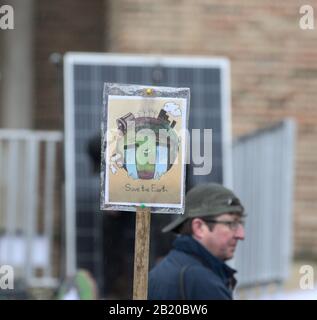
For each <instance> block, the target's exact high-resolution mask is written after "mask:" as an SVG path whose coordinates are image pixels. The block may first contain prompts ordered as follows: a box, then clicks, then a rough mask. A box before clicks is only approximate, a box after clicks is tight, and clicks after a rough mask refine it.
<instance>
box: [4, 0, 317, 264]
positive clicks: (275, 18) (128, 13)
mask: <svg viewBox="0 0 317 320" xmlns="http://www.w3.org/2000/svg"><path fill="white" fill-rule="evenodd" d="M311 3H312V4H313V5H314V4H315V6H316V8H315V9H316V10H317V2H316V1H311ZM1 4H11V5H12V6H13V8H14V12H15V29H14V30H0V75H1V81H0V90H1V91H0V92H1V95H0V127H1V128H30V129H42V130H61V131H62V130H63V100H62V65H61V61H60V60H59V58H60V56H59V54H60V55H63V54H64V53H65V52H67V51H84V52H89V51H91V52H113V53H146V54H163V55H164V54H169V55H170V54H177V55H183V54H184V55H187V56H188V55H203V56H210V57H212V56H224V57H227V58H228V59H230V61H231V68H232V69H231V76H232V78H231V81H232V83H231V87H232V128H233V136H234V137H238V136H241V135H244V134H247V133H250V132H252V131H254V130H256V129H258V128H262V127H265V126H267V125H271V124H272V123H274V122H277V121H279V120H281V119H283V118H285V117H293V118H294V119H295V120H296V122H297V125H298V135H297V148H296V149H297V154H296V177H295V206H294V237H295V238H294V245H295V247H294V249H295V257H310V258H311V257H314V258H317V232H316V231H317V216H316V214H315V213H316V210H317V198H316V195H317V170H316V168H317V139H316V135H317V109H316V108H315V106H314V102H315V98H317V92H316V89H315V88H316V85H317V69H316V63H317V46H316V41H317V31H316V30H302V29H300V27H299V20H300V17H301V15H300V13H299V8H300V6H301V5H303V3H302V1H297V0H291V1H287V2H284V3H279V2H277V1H273V0H268V1H265V2H259V1H256V0H249V1H226V2H225V3H219V1H215V0H209V1H206V0H197V1H190V0H173V1H165V0H164V1H154V0H152V1H151V0H94V1H85V0H67V1H61V0H55V1H50V0H23V1H21V0H6V1H3V0H1V1H0V5H1ZM53 53H57V54H55V55H52V54H53ZM60 166H61V167H62V165H61V164H60ZM59 179H61V177H59ZM60 196H61V195H60Z"/></svg>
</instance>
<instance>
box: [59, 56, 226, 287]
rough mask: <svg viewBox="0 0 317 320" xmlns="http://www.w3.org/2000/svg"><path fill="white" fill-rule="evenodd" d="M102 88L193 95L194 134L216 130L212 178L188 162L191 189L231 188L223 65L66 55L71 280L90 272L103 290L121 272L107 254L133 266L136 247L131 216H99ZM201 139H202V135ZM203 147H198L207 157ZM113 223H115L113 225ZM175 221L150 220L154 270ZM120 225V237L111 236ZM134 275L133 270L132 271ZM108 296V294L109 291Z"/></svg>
mask: <svg viewBox="0 0 317 320" xmlns="http://www.w3.org/2000/svg"><path fill="white" fill-rule="evenodd" d="M105 82H116V83H129V84H139V85H153V86H168V87H188V88H190V92H191V102H190V105H191V110H190V116H189V129H210V128H211V129H212V146H211V145H208V148H212V171H211V172H210V173H209V174H207V175H194V174H193V170H194V167H195V166H194V165H193V163H192V161H191V164H190V165H188V169H187V181H186V188H187V189H188V188H190V187H191V186H193V185H196V184H198V183H201V182H209V181H215V182H219V183H224V184H226V185H229V186H230V185H231V170H230V168H231V160H230V159H231V153H230V150H231V146H230V141H231V132H230V130H231V128H230V121H231V119H230V95H229V92H230V91H229V86H230V81H229V62H228V61H227V60H226V59H212V58H202V57H196V58H194V57H176V56H173V57H166V56H145V55H143V56H139V55H122V54H121V55H120V54H116V55H115V54H91V53H68V54H66V55H65V58H64V91H65V92H64V96H65V170H66V262H67V271H68V273H69V274H71V273H72V272H73V271H74V269H75V268H78V267H81V268H87V269H88V270H90V271H91V272H92V273H93V275H94V276H95V278H96V279H97V282H98V284H99V285H101V284H103V283H104V278H103V276H104V274H107V273H109V274H110V273H111V272H112V270H113V268H116V266H115V265H114V264H115V261H110V260H111V259H110V260H109V259H108V260H107V257H108V256H110V251H113V250H117V251H118V250H119V249H120V250H121V249H122V251H123V252H121V255H125V257H126V259H127V260H128V263H130V262H131V259H132V260H133V243H134V214H133V213H123V214H120V215H118V214H117V215H115V214H114V215H112V216H111V215H109V214H108V213H107V212H106V213H104V214H96V213H99V211H100V210H99V207H98V206H99V185H100V184H99V172H98V166H96V163H98V161H99V159H98V156H99V154H98V142H99V141H100V140H99V136H100V121H101V113H102V92H103V85H104V83H105ZM200 134H201V137H202V136H203V132H201V133H200ZM191 142H192V145H197V142H195V141H191ZM203 143H204V141H203V139H201V141H200V148H201V149H200V150H201V154H202V155H203V154H204V150H203ZM99 148H100V146H99ZM94 157H95V161H94ZM105 216H106V217H105ZM115 216H117V217H118V218H114V217H115ZM116 219H117V220H116ZM170 219H171V216H167V217H166V216H164V217H163V216H162V215H153V218H152V227H151V239H152V240H151V260H150V263H151V264H154V263H155V260H156V259H157V258H158V257H159V256H161V255H163V254H165V253H166V250H167V248H169V246H170V243H171V238H170V237H168V236H166V235H164V236H162V235H161V234H160V228H161V227H162V226H163V225H165V224H167V223H168V222H169V221H170ZM119 221H122V224H120V223H119ZM116 224H118V230H117V231H116V230H115V228H114V226H115V225H116ZM120 227H121V230H120ZM115 232H121V235H122V237H124V240H125V244H126V246H124V245H122V247H121V248H118V247H117V246H118V241H119V240H118V239H117V238H116V237H117V235H115ZM74 234H75V235H76V237H74V236H73V235H74ZM118 259H119V258H118ZM132 262H133V261H132ZM132 268H133V267H132V264H131V270H132ZM129 270H130V269H129ZM131 272H133V270H132V271H130V276H132V273H131ZM106 282H107V281H106ZM106 290H108V291H109V290H110V286H108V287H107V283H106Z"/></svg>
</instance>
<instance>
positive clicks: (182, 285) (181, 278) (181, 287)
mask: <svg viewBox="0 0 317 320" xmlns="http://www.w3.org/2000/svg"><path fill="white" fill-rule="evenodd" d="M188 268H189V266H184V267H182V269H181V271H180V272H179V290H180V295H181V299H182V300H186V294H185V282H184V275H185V271H186V270H187V269H188Z"/></svg>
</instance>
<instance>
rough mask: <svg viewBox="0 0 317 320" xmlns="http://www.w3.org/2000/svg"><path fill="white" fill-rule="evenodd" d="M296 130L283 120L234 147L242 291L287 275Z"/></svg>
mask: <svg viewBox="0 0 317 320" xmlns="http://www.w3.org/2000/svg"><path fill="white" fill-rule="evenodd" d="M295 132H296V127H295V123H294V122H293V121H292V120H285V121H283V122H281V123H279V124H277V125H275V126H273V127H270V128H267V129H264V130H260V131H257V132H255V133H254V134H251V135H247V136H245V137H242V138H240V139H238V140H237V141H236V142H235V143H234V147H233V160H234V161H233V163H234V170H233V171H234V179H233V180H234V190H235V191H236V193H237V194H239V196H240V198H241V200H242V202H243V204H244V205H245V208H246V213H247V215H248V216H247V218H246V228H245V233H246V237H245V241H243V242H242V243H241V244H239V246H238V250H237V254H236V258H235V267H236V268H237V269H238V271H239V273H238V280H239V283H240V288H247V287H249V288H252V287H256V286H258V287H262V288H265V287H266V286H267V285H269V284H272V283H275V284H283V282H284V281H285V280H286V279H287V278H288V276H289V268H290V265H291V261H292V254H293V252H292V251H293V246H292V229H293V219H292V206H293V185H294V181H293V180H294V145H295Z"/></svg>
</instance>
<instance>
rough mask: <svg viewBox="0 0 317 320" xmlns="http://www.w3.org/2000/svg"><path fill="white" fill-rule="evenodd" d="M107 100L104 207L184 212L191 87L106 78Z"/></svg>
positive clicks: (104, 135)
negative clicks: (108, 81)
mask: <svg viewBox="0 0 317 320" xmlns="http://www.w3.org/2000/svg"><path fill="white" fill-rule="evenodd" d="M149 90H150V91H149ZM149 92H150V94H149ZM104 104H105V109H104V115H103V126H102V134H103V146H104V147H103V148H102V149H103V150H102V172H101V180H102V193H101V195H102V197H101V199H102V200H101V208H102V209H109V210H110V209H111V210H127V211H130V210H131V211H135V206H139V205H141V204H144V205H146V206H150V207H152V212H173V210H174V212H177V213H182V211H183V207H184V203H183V202H184V201H183V198H184V183H185V155H186V141H185V137H186V135H185V134H184V133H185V130H186V128H187V122H188V108H189V89H186V88H185V89H184V88H166V87H146V86H135V85H119V84H105V89H104ZM114 207H116V208H114Z"/></svg>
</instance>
